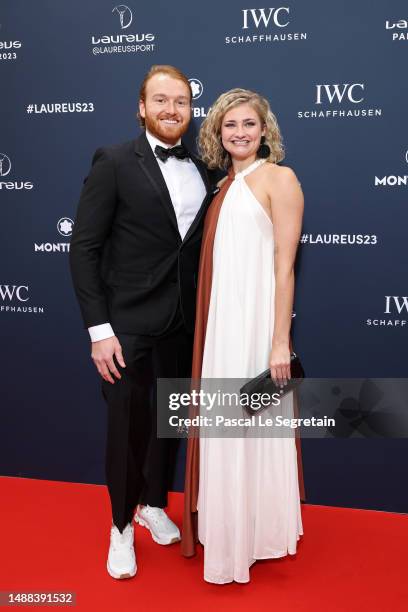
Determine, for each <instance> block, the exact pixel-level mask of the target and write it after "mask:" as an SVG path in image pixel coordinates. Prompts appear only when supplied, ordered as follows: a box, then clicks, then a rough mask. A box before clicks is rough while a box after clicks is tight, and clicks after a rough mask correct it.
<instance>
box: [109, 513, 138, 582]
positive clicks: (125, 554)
mask: <svg viewBox="0 0 408 612" xmlns="http://www.w3.org/2000/svg"><path fill="white" fill-rule="evenodd" d="M133 541H134V535H133V526H132V525H131V524H130V523H128V524H127V525H126V527H125V529H124V530H123V531H122V533H120V531H119V529H118V528H117V527H116V525H112V528H111V534H110V547H109V554H108V561H107V564H106V567H107V569H108V573H109V574H110V576H112V578H117V579H118V580H119V579H122V578H132V577H133V576H134V575H135V574H136V570H137V566H136V556H135V549H134V544H133Z"/></svg>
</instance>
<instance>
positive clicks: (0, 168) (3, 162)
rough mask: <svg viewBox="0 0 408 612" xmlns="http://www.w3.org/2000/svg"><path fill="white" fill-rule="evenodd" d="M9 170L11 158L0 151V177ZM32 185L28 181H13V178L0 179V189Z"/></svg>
mask: <svg viewBox="0 0 408 612" xmlns="http://www.w3.org/2000/svg"><path fill="white" fill-rule="evenodd" d="M10 171H11V160H10V158H9V156H8V155H6V154H5V153H0V179H1V178H3V177H6V176H7V175H8V174H10ZM33 187H34V185H33V184H32V183H31V182H30V181H13V180H10V179H8V180H6V181H2V180H0V191H1V190H2V189H14V190H21V189H32V188H33Z"/></svg>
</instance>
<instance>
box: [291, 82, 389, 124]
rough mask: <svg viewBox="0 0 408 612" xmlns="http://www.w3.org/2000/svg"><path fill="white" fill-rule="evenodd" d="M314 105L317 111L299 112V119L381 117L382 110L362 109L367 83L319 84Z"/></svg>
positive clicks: (316, 88)
mask: <svg viewBox="0 0 408 612" xmlns="http://www.w3.org/2000/svg"><path fill="white" fill-rule="evenodd" d="M314 87H315V100H314V104H315V107H317V109H316V108H315V109H313V110H302V111H298V113H297V117H298V119H344V118H351V117H358V118H362V117H364V118H365V117H381V114H382V109H381V108H361V106H360V105H362V104H363V102H364V100H365V95H366V86H365V83H318V84H317V85H315V86H314Z"/></svg>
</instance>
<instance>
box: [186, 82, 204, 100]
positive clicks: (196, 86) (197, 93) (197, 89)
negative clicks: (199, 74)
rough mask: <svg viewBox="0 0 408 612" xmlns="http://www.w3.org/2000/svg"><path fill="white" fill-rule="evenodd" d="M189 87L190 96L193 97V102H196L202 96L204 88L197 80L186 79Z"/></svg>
mask: <svg viewBox="0 0 408 612" xmlns="http://www.w3.org/2000/svg"><path fill="white" fill-rule="evenodd" d="M188 82H189V83H190V87H191V94H192V96H193V100H198V98H200V97H201V96H202V94H203V91H204V87H203V84H202V82H201V81H199V80H198V79H188Z"/></svg>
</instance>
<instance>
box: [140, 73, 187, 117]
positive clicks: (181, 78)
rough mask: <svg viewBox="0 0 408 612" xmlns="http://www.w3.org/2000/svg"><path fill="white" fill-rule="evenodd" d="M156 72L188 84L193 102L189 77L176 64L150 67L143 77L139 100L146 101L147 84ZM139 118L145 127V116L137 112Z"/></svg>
mask: <svg viewBox="0 0 408 612" xmlns="http://www.w3.org/2000/svg"><path fill="white" fill-rule="evenodd" d="M156 74H167V76H169V77H171V78H172V79H178V80H179V81H183V83H184V84H185V85H187V87H188V91H189V92H190V102H191V99H192V92H191V86H190V83H189V80H188V78H187V77H186V75H185V74H184V73H183V72H181V70H179V69H178V68H176V67H175V66H169V65H168V64H155V65H154V66H152V67H151V68H150V70H149V72H148V73H147V74H146V75H145V78H144V79H143V81H142V84H141V86H140V91H139V100H142V101H143V102H145V101H146V85H147V83H148V81H149V80H150V79H151V78H152V77H154V76H155V75H156ZM137 118H138V119H139V123H140V127H142V128H144V127H145V120H144V119H143V117H141V116H140V113H139V112H138V113H137Z"/></svg>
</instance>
